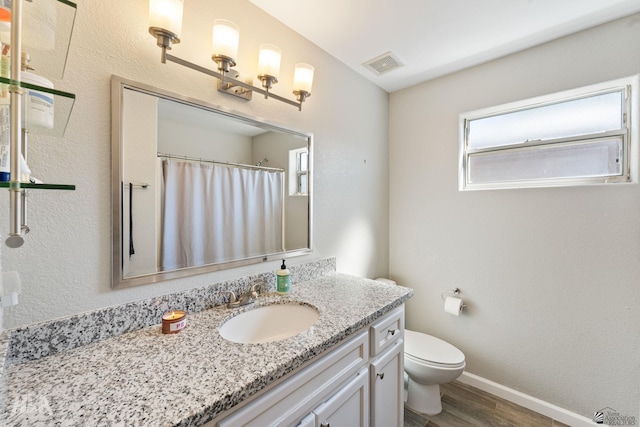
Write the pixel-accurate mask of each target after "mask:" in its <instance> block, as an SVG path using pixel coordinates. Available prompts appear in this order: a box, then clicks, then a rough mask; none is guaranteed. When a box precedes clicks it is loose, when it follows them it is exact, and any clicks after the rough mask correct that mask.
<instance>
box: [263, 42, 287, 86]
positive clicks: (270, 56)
mask: <svg viewBox="0 0 640 427" xmlns="http://www.w3.org/2000/svg"><path fill="white" fill-rule="evenodd" d="M281 56H282V55H281V51H280V48H279V47H278V46H274V45H272V44H262V45H260V54H259V55H258V75H264V76H271V77H275V78H276V79H277V78H278V75H279V74H280V58H281Z"/></svg>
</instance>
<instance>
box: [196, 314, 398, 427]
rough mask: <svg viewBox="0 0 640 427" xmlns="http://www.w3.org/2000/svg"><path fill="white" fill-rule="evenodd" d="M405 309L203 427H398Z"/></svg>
mask: <svg viewBox="0 0 640 427" xmlns="http://www.w3.org/2000/svg"><path fill="white" fill-rule="evenodd" d="M403 335H404V305H402V306H400V307H398V308H396V309H394V310H393V311H391V312H390V313H388V314H387V315H385V316H384V317H383V318H382V319H380V320H378V321H376V322H375V323H373V324H371V325H369V326H367V327H365V328H363V329H362V330H361V331H360V332H359V333H357V334H356V335H355V336H353V337H352V338H350V339H348V340H346V342H344V343H343V344H340V345H339V346H338V347H336V348H335V349H333V350H331V351H330V352H328V353H327V354H325V355H324V356H320V357H319V358H318V360H316V361H314V362H313V363H311V364H310V365H309V366H307V367H305V368H303V369H302V370H300V371H299V372H297V373H295V374H293V375H292V376H290V377H289V378H287V379H285V380H284V381H282V382H280V383H279V384H277V385H275V386H272V387H270V388H269V389H268V390H266V391H265V392H264V393H263V394H261V395H259V396H258V397H256V398H252V399H251V400H250V401H249V402H248V403H246V404H241V407H239V408H238V409H236V410H234V411H233V412H232V413H231V414H228V415H226V416H224V418H222V419H219V420H213V421H211V422H209V423H207V424H206V427H241V426H243V427H266V426H277V427H311V426H313V427H369V426H377V427H394V426H397V427H402V425H403V418H404V417H403V414H404V412H403V395H402V393H403V367H404V363H403V362H404V351H403V350H404V342H403V340H402V337H403Z"/></svg>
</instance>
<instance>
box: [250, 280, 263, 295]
mask: <svg viewBox="0 0 640 427" xmlns="http://www.w3.org/2000/svg"><path fill="white" fill-rule="evenodd" d="M262 293H264V286H263V285H262V283H256V284H254V285H251V294H252V295H254V298H257V297H258V295H260V294H262Z"/></svg>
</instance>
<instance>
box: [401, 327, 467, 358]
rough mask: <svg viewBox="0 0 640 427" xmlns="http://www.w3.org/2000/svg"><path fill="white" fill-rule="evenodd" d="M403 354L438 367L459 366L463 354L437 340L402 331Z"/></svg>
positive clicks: (424, 335)
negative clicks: (435, 364) (436, 364)
mask: <svg viewBox="0 0 640 427" xmlns="http://www.w3.org/2000/svg"><path fill="white" fill-rule="evenodd" d="M404 352H405V354H408V355H409V356H412V357H413V358H415V359H420V360H424V361H425V362H432V363H438V364H440V365H461V364H462V363H464V353H463V352H461V351H460V350H458V349H457V348H455V347H454V346H452V345H451V344H449V343H448V342H446V341H442V340H441V339H439V338H436V337H432V336H431V335H427V334H423V333H421V332H415V331H409V330H406V329H405V331H404Z"/></svg>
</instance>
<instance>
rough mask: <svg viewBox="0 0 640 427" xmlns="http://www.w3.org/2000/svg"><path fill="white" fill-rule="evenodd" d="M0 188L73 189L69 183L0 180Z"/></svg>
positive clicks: (73, 186) (74, 187)
mask: <svg viewBox="0 0 640 427" xmlns="http://www.w3.org/2000/svg"><path fill="white" fill-rule="evenodd" d="M0 188H35V189H38V190H71V191H73V190H75V189H76V186H75V185H71V184H33V183H31V182H15V183H13V182H6V181H3V182H0Z"/></svg>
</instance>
